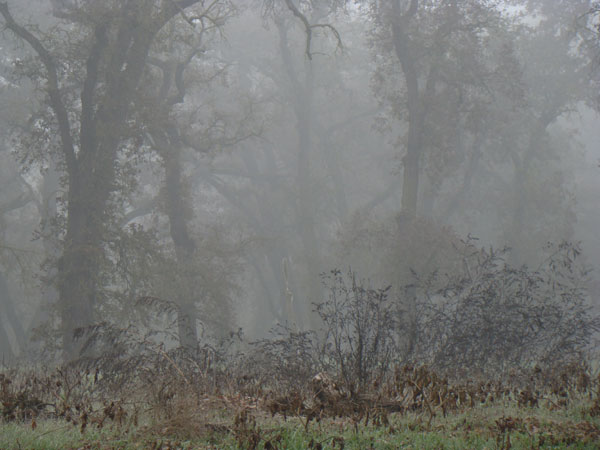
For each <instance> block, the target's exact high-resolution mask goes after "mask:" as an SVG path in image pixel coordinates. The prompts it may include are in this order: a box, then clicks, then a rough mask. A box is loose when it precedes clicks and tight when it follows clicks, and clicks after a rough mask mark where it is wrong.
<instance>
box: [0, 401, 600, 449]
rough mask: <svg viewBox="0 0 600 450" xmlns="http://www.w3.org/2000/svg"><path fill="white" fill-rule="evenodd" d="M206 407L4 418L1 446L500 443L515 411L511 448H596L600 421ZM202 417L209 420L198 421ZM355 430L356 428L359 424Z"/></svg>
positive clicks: (475, 411)
mask: <svg viewBox="0 0 600 450" xmlns="http://www.w3.org/2000/svg"><path fill="white" fill-rule="evenodd" d="M207 417H210V416H207V415H206V414H203V415H201V416H195V415H189V416H185V417H180V418H178V420H177V421H170V422H164V423H163V422H154V423H148V424H146V425H143V426H137V427H133V426H130V427H129V428H125V427H123V428H119V427H116V426H113V425H106V426H104V427H103V428H102V429H100V430H98V429H94V428H93V427H92V426H91V425H90V426H89V427H88V428H87V429H86V430H85V432H84V433H83V434H82V433H81V432H80V430H79V428H77V427H74V426H73V425H72V424H68V423H65V422H64V421H57V420H45V421H40V422H39V423H38V424H37V427H36V428H35V429H32V427H31V423H30V422H22V423H17V422H10V423H1V424H0V448H1V449H6V450H9V449H79V448H84V449H113V448H114V449H143V448H163V449H171V448H188V449H191V448H214V449H236V448H240V447H239V443H241V446H242V448H248V447H249V446H250V444H251V443H252V441H253V439H255V440H257V441H259V446H258V448H264V447H265V444H266V443H269V444H271V446H272V447H271V448H277V449H306V448H309V444H311V442H312V444H313V448H318V447H317V446H316V445H315V444H320V445H321V446H322V448H324V449H333V448H335V449H338V448H340V444H341V443H343V448H344V449H368V448H375V449H396V448H403V449H436V450H437V449H497V448H502V445H503V444H506V438H507V437H506V435H502V434H501V432H500V431H499V429H498V425H497V422H496V421H497V420H499V419H501V418H503V417H511V418H513V419H515V420H516V421H517V423H518V426H516V428H515V429H514V430H512V431H511V432H510V433H509V438H510V443H511V448H513V449H519V448H523V449H531V448H553V449H560V448H575V449H597V448H599V447H600V437H599V436H598V433H597V432H596V431H595V430H597V429H600V421H599V420H598V419H596V418H590V417H589V416H587V415H586V413H585V408H584V407H583V406H580V405H577V406H575V407H572V408H569V409H560V410H556V411H550V410H548V409H546V408H544V407H540V408H518V407H517V406H514V405H513V406H510V405H509V406H502V405H493V406H478V407H475V408H472V409H468V410H465V411H462V412H457V413H455V414H449V415H448V416H447V417H442V415H441V414H439V415H438V416H435V417H433V418H431V420H430V418H429V416H428V414H426V413H420V414H416V413H409V414H404V415H399V414H394V415H390V416H389V424H388V425H385V426H374V425H373V424H368V425H365V424H364V421H362V422H360V423H359V424H358V425H357V426H355V424H354V423H353V422H352V420H351V419H349V418H345V419H324V420H323V421H322V422H321V423H317V422H314V421H313V422H311V423H310V424H309V426H308V428H307V429H306V430H305V427H304V422H303V419H302V418H298V417H293V418H288V420H287V421H284V420H283V418H280V417H279V416H276V417H275V418H271V417H270V416H268V415H266V414H265V413H261V412H257V411H256V410H253V411H252V417H254V418H255V419H256V424H254V422H247V423H246V424H245V425H242V426H238V427H237V431H236V426H235V424H234V422H235V419H234V417H235V414H234V413H233V412H232V413H231V414H230V415H229V417H226V418H224V417H223V413H222V411H218V414H215V415H214V416H213V417H212V419H213V420H218V423H212V424H211V419H210V418H207ZM199 421H203V422H204V423H202V424H200V423H199ZM356 430H358V432H357V431H356Z"/></svg>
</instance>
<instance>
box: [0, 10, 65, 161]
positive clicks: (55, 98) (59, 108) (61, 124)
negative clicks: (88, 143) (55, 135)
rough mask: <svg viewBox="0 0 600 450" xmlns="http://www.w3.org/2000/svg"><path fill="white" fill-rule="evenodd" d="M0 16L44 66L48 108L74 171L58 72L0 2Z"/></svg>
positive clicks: (39, 43) (40, 45)
mask: <svg viewBox="0 0 600 450" xmlns="http://www.w3.org/2000/svg"><path fill="white" fill-rule="evenodd" d="M0 14H2V16H3V17H4V21H5V22H6V27H7V28H8V29H9V30H11V31H12V32H13V33H14V34H15V35H17V36H18V37H20V38H21V39H23V40H24V41H26V42H27V43H28V44H29V45H30V46H31V47H32V48H33V50H34V51H35V52H36V53H37V55H38V56H39V58H40V59H41V61H42V64H44V67H45V68H46V71H47V73H48V74H47V75H48V78H47V81H48V87H47V92H48V96H49V97H50V107H51V108H52V110H53V111H54V113H55V114H56V120H57V121H58V128H59V133H60V138H61V142H62V150H63V154H64V157H65V162H66V164H67V168H68V170H69V171H70V172H71V171H75V169H76V165H77V158H76V156H75V149H74V146H73V136H72V135H71V124H70V123H69V116H68V113H67V109H66V107H65V105H64V103H63V101H62V99H61V96H60V89H59V86H58V72H57V69H56V62H55V61H54V58H53V57H52V55H51V54H50V52H49V51H48V50H47V49H46V48H45V47H44V45H43V44H42V43H41V42H40V40H39V39H38V38H37V37H35V36H34V35H33V34H32V33H31V32H30V31H29V30H27V29H26V28H25V27H23V26H22V25H19V24H18V23H17V22H16V21H15V19H14V18H13V16H12V14H11V13H10V11H9V10H8V4H7V3H6V2H0Z"/></svg>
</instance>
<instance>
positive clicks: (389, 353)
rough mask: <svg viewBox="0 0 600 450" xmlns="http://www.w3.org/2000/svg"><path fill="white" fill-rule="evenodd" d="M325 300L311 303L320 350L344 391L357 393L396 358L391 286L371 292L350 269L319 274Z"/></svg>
mask: <svg viewBox="0 0 600 450" xmlns="http://www.w3.org/2000/svg"><path fill="white" fill-rule="evenodd" d="M323 282H324V284H325V285H326V286H327V288H328V290H329V296H328V298H327V299H326V300H325V301H323V302H320V303H318V304H317V305H316V312H317V314H318V315H319V317H320V319H321V321H322V322H323V327H324V330H323V334H324V338H323V339H324V341H325V346H326V348H327V351H328V355H327V356H329V358H330V359H331V361H332V365H333V366H334V369H335V372H336V373H337V374H338V375H339V376H341V378H342V379H343V380H344V383H345V386H346V388H348V389H349V390H350V391H351V392H358V391H361V390H363V389H364V388H365V386H366V385H367V383H369V382H371V381H373V380H377V379H381V378H382V377H383V375H384V374H385V373H386V372H387V371H388V370H389V368H390V366H391V364H392V363H393V362H394V361H395V360H396V359H397V356H398V335H399V334H401V330H400V329H399V321H398V316H399V311H398V306H399V305H398V302H397V301H394V300H392V299H390V298H389V292H390V288H391V287H390V286H388V287H386V288H383V289H374V288H370V287H368V286H365V285H366V283H365V282H364V281H363V282H361V281H359V280H357V275H356V274H355V273H353V272H352V271H351V270H350V271H349V272H348V274H347V275H345V276H344V275H343V274H342V272H341V271H339V270H333V271H331V272H330V273H329V274H325V275H323Z"/></svg>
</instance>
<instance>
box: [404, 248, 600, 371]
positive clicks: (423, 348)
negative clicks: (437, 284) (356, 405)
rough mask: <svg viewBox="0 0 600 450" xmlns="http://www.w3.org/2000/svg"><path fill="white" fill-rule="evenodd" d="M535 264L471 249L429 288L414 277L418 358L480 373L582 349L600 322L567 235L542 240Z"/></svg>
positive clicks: (570, 354)
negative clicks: (454, 270)
mask: <svg viewBox="0 0 600 450" xmlns="http://www.w3.org/2000/svg"><path fill="white" fill-rule="evenodd" d="M547 251H548V252H549V253H550V254H549V256H547V258H546V259H545V260H544V261H543V262H542V264H541V265H540V266H539V267H538V268H537V269H535V270H531V269H528V268H527V267H525V266H523V267H520V268H515V267H512V266H510V265H509V264H507V263H506V261H505V257H506V256H507V254H508V250H507V249H504V250H500V251H497V250H493V249H492V248H490V249H489V250H485V249H482V250H476V249H475V248H474V247H471V253H470V254H468V255H467V256H466V257H465V260H464V270H463V271H462V273H461V274H460V275H450V276H448V277H447V279H446V281H445V284H444V286H443V287H441V288H438V289H432V283H433V280H435V279H437V278H439V276H440V274H435V275H434V276H433V277H431V278H427V279H421V280H419V282H418V283H417V285H418V286H419V291H420V292H421V294H422V296H421V297H420V301H419V304H418V311H419V312H418V315H417V317H418V330H419V338H418V349H417V350H416V353H415V355H414V356H413V357H414V358H415V359H416V360H420V361H423V360H427V361H430V362H431V363H432V364H433V365H434V366H435V367H439V368H444V369H447V368H450V367H452V368H456V369H461V370H464V369H465V368H469V369H471V370H481V371H483V372H486V373H493V372H496V371H504V370H506V369H507V368H509V367H527V366H531V365H532V364H534V363H536V362H539V363H544V364H552V365H554V364H558V363H559V362H561V361H568V360H570V359H571V358H577V357H578V356H577V355H582V354H584V353H585V351H586V349H588V348H589V345H590V344H591V343H592V339H594V336H595V333H597V332H598V331H599V330H600V318H599V317H598V316H597V315H596V314H595V313H594V311H593V309H592V307H591V304H590V302H589V299H588V297H587V294H586V291H585V281H586V274H587V272H586V270H585V268H584V267H582V265H581V264H580V261H579V260H578V259H577V258H578V256H579V254H580V249H579V248H578V247H577V246H576V245H573V244H570V243H561V244H558V245H551V244H549V245H548V248H547Z"/></svg>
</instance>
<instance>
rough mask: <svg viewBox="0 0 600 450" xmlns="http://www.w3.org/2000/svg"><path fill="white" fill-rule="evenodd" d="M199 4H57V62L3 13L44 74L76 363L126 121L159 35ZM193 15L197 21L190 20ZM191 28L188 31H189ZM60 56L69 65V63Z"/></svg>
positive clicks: (95, 297)
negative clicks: (62, 177)
mask: <svg viewBox="0 0 600 450" xmlns="http://www.w3.org/2000/svg"><path fill="white" fill-rule="evenodd" d="M210 3H211V2H205V1H202V0H180V1H150V0H114V1H109V2H102V3H99V2H93V1H89V2H88V1H84V2H81V4H80V5H79V4H77V5H76V4H74V3H71V2H59V3H56V4H55V6H56V7H57V13H58V15H60V17H61V18H62V19H63V20H64V22H63V23H64V26H65V28H64V30H65V33H66V36H67V37H68V41H67V44H68V46H67V47H68V48H66V49H63V50H64V51H63V53H62V55H60V52H59V48H58V47H54V48H53V44H54V43H56V41H55V40H54V41H53V40H50V41H48V40H46V39H43V38H41V37H40V36H37V35H36V34H34V33H33V32H32V31H30V30H29V29H28V28H26V27H25V26H23V25H21V24H19V23H18V22H17V21H16V20H15V19H14V17H13V16H12V14H11V12H10V10H9V7H8V5H7V3H6V2H3V3H0V14H1V15H2V17H3V18H4V22H5V26H6V28H8V29H9V30H11V31H12V32H13V33H15V34H16V35H17V36H18V37H19V38H20V39H22V40H23V41H25V42H27V43H28V44H29V45H30V46H31V48H32V49H33V51H34V53H35V55H36V57H37V60H38V62H39V63H40V65H41V66H42V67H43V72H42V73H38V74H37V76H38V78H37V79H36V80H34V81H36V82H37V83H38V84H39V85H40V87H42V88H43V90H44V92H45V94H46V96H47V97H46V99H47V105H48V107H49V108H50V110H51V111H52V117H51V121H50V123H49V126H50V127H51V128H52V129H53V130H56V133H57V135H58V136H59V141H58V143H57V146H58V148H59V155H60V161H61V164H62V165H63V166H64V169H65V174H66V185H67V187H68V194H67V198H66V199H65V203H66V216H67V217H66V225H65V230H64V240H63V249H62V253H61V256H60V258H59V261H58V274H57V286H58V292H59V311H60V317H61V329H62V339H63V349H64V354H65V357H66V358H72V357H74V356H75V355H76V351H77V346H76V343H75V342H74V338H73V333H74V331H75V330H76V329H77V328H79V327H82V326H83V327H85V326H88V325H90V324H92V323H93V322H94V320H95V317H94V308H95V307H96V306H97V305H98V303H99V302H100V301H101V300H102V299H101V279H100V277H99V274H100V272H101V267H102V264H103V259H104V257H105V252H104V248H103V244H104V242H105V240H106V239H107V236H106V224H107V222H108V221H109V215H110V201H111V196H112V195H113V194H114V192H115V189H116V181H117V180H116V176H117V171H116V166H117V163H118V159H119V152H120V151H121V150H123V148H124V147H125V146H127V145H128V144H129V145H131V144H132V142H131V140H130V139H129V138H130V136H129V135H128V120H129V118H130V116H131V107H132V103H133V102H134V100H135V96H136V93H137V90H138V87H139V82H140V80H141V78H142V75H143V72H144V69H145V67H146V64H147V62H148V57H149V54H150V52H151V48H152V45H153V43H154V41H155V38H156V37H157V35H158V33H159V32H160V31H161V30H162V29H163V27H164V26H165V24H167V23H168V22H169V21H170V20H171V19H172V18H173V17H175V16H176V15H178V14H182V15H184V16H185V15H186V10H187V9H188V8H190V7H191V6H193V5H197V10H195V12H194V16H193V18H189V16H186V17H188V19H189V20H190V22H192V23H193V19H194V18H195V17H196V15H197V16H198V17H202V16H203V14H204V12H205V11H206V7H207V5H210ZM196 13H197V14H196ZM190 26H191V25H190ZM67 55H75V57H74V59H67V58H66V56H67Z"/></svg>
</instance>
